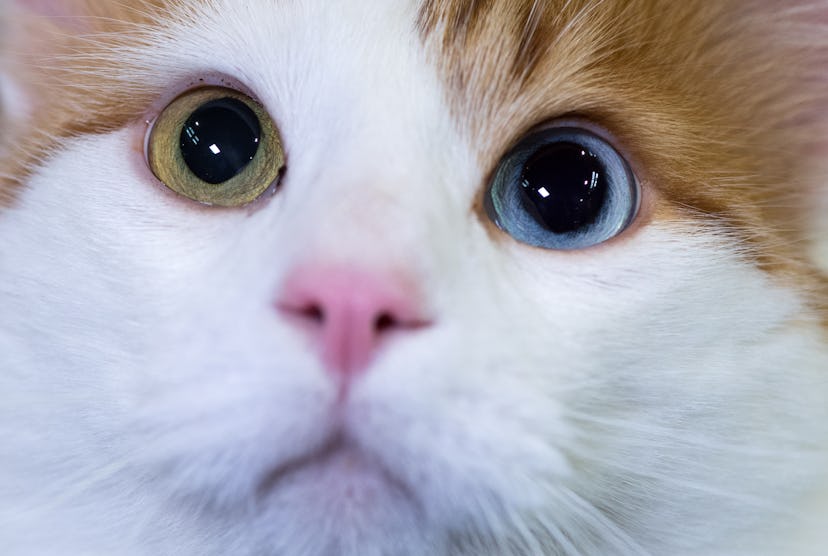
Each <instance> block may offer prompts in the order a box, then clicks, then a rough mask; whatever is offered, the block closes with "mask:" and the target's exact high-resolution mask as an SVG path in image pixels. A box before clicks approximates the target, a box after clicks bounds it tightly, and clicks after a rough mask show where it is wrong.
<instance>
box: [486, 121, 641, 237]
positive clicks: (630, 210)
mask: <svg viewBox="0 0 828 556" xmlns="http://www.w3.org/2000/svg"><path fill="white" fill-rule="evenodd" d="M638 197H639V195H638V185H637V182H636V180H635V176H634V175H633V173H632V171H631V170H630V168H629V166H628V165H627V162H626V161H625V160H624V159H623V158H622V157H621V155H620V154H618V152H616V150H615V149H614V148H612V146H610V144H609V143H607V142H606V141H604V140H603V139H601V138H600V137H598V136H597V135H594V134H593V133H590V132H589V131H586V130H584V129H580V128H577V127H558V128H551V129H546V130H543V131H540V132H537V133H533V134H531V135H529V136H528V137H526V138H525V139H523V140H522V141H521V142H520V143H519V144H518V145H517V146H516V147H515V148H514V149H512V150H511V151H510V152H509V153H508V154H507V155H506V156H505V157H504V158H503V159H502V160H501V161H500V165H499V166H498V168H497V171H496V172H495V175H494V181H493V182H492V185H491V188H490V190H489V198H488V199H487V208H488V210H489V215H490V217H491V218H492V219H493V220H494V222H495V223H496V224H497V225H498V227H500V228H501V229H502V230H504V231H505V232H506V233H508V234H509V235H511V236H512V237H514V238H515V239H516V240H518V241H521V242H523V243H526V244H529V245H533V246H535V247H543V248H546V249H582V248H585V247H589V246H591V245H596V244H598V243H602V242H604V241H607V240H608V239H611V238H612V237H615V236H616V235H618V234H620V233H621V232H622V231H624V229H625V228H626V227H627V226H628V225H629V224H630V222H632V220H633V219H634V218H635V214H636V212H637V210H638Z"/></svg>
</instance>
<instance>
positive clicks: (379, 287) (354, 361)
mask: <svg viewBox="0 0 828 556" xmlns="http://www.w3.org/2000/svg"><path fill="white" fill-rule="evenodd" d="M277 307H278V308H279V310H280V311H281V312H282V313H283V314H285V315H286V316H287V317H288V318H290V319H291V320H292V321H294V322H295V323H296V324H297V325H298V326H301V327H302V328H304V329H305V330H306V331H307V332H308V333H309V334H310V335H311V338H312V339H313V340H314V343H315V345H316V348H317V350H318V352H319V356H320V357H321V359H322V362H323V364H324V365H325V367H326V368H327V369H328V370H329V371H330V372H331V373H332V374H334V375H336V376H337V377H340V378H345V379H347V378H350V377H351V376H352V375H354V374H356V373H358V372H360V371H362V370H364V369H365V368H366V367H367V366H368V364H369V363H370V362H371V360H372V359H373V357H374V355H375V353H376V351H377V348H378V347H379V346H380V345H381V344H382V343H383V342H385V341H387V340H388V338H389V337H390V336H392V335H394V334H396V333H399V332H405V331H412V330H416V329H419V328H423V327H425V326H428V324H429V322H428V319H427V318H425V316H424V315H423V311H422V309H421V304H420V302H419V299H418V296H417V293H416V292H415V291H414V288H413V285H412V284H410V283H408V282H406V281H405V280H404V279H402V278H400V277H398V276H394V275H389V274H381V273H372V272H366V271H357V270H353V269H348V268H321V267H302V268H299V269H297V270H296V271H294V272H293V273H292V274H290V275H289V276H288V278H287V280H286V281H285V284H284V286H283V289H282V294H281V296H280V297H279V300H278V302H277Z"/></svg>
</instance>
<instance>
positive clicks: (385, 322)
mask: <svg viewBox="0 0 828 556" xmlns="http://www.w3.org/2000/svg"><path fill="white" fill-rule="evenodd" d="M396 326H397V319H396V318H394V316H393V315H391V313H389V312H387V311H386V312H383V313H380V314H379V315H377V318H376V319H374V330H375V331H376V332H377V333H378V334H382V333H383V332H387V331H388V330H390V329H391V328H395V327H396Z"/></svg>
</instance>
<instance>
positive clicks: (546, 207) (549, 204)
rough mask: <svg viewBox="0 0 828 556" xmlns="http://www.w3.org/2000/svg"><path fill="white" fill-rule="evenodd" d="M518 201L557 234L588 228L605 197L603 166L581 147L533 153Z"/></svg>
mask: <svg viewBox="0 0 828 556" xmlns="http://www.w3.org/2000/svg"><path fill="white" fill-rule="evenodd" d="M520 184H521V193H522V194H521V200H522V203H523V205H524V207H525V208H526V210H527V211H529V212H530V213H531V214H533V216H534V217H535V218H536V219H537V220H538V222H539V223H540V224H542V225H543V226H545V227H546V228H547V229H549V230H551V231H552V232H554V233H557V234H563V233H567V232H573V231H576V230H578V229H579V228H581V227H583V226H586V225H589V224H591V223H592V222H593V221H594V220H595V219H596V218H597V217H598V216H599V215H600V214H601V209H602V206H603V204H604V196H605V193H606V177H605V169H604V166H603V165H602V164H601V162H600V161H599V159H598V157H597V156H596V155H595V154H593V153H592V152H590V151H589V150H588V149H587V148H585V147H584V146H582V145H578V144H576V143H571V142H566V141H562V142H558V143H553V144H550V145H547V146H545V147H543V148H541V149H539V150H538V151H537V152H536V153H534V154H533V155H532V156H531V157H530V158H529V159H528V160H527V161H526V163H525V164H524V166H523V171H522V173H521V178H520Z"/></svg>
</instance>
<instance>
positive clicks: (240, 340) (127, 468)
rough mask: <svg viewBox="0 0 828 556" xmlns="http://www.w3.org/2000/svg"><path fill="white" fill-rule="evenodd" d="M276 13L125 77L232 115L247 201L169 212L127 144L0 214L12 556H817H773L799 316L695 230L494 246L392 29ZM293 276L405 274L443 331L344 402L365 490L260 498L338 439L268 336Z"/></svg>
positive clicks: (784, 539)
mask: <svg viewBox="0 0 828 556" xmlns="http://www.w3.org/2000/svg"><path fill="white" fill-rule="evenodd" d="M299 4H300V3H298V2H284V3H277V5H274V4H273V3H271V2H263V1H261V2H260V1H254V2H246V3H242V2H231V1H230V0H226V1H224V2H219V1H217V2H215V11H213V10H211V9H204V10H203V11H201V12H200V13H198V14H193V19H192V21H187V20H182V21H181V22H180V23H178V24H177V25H178V26H177V27H174V28H172V29H170V30H169V32H168V33H165V34H160V33H159V35H158V37H157V39H158V40H157V42H156V44H155V45H154V47H153V48H151V49H146V50H145V51H138V50H136V52H135V53H132V54H133V55H140V57H141V58H142V59H143V60H144V65H145V66H146V69H147V71H146V72H140V73H139V74H137V75H129V76H126V77H128V78H130V79H134V80H135V81H136V82H137V83H145V84H146V83H152V84H153V85H164V84H165V83H166V84H167V85H168V86H169V87H172V86H173V84H175V83H180V82H183V81H186V80H187V79H189V78H191V77H193V76H198V75H201V74H204V75H211V76H215V75H218V74H223V75H227V76H230V77H232V78H234V79H237V80H239V81H240V82H242V83H244V84H245V85H247V86H249V87H250V88H251V89H252V90H253V91H254V92H255V93H256V94H257V95H258V96H259V98H260V99H261V100H262V101H263V102H264V104H265V105H266V106H267V108H268V109H269V110H270V112H271V114H272V115H273V116H274V119H275V121H276V122H277V124H278V125H279V126H280V129H281V131H282V134H283V137H284V142H285V145H286V148H287V156H288V172H287V174H286V175H285V180H284V183H283V184H282V186H281V187H280V189H279V190H278V191H277V192H276V193H275V195H274V196H273V197H272V198H269V199H266V200H263V201H260V202H259V203H258V204H257V205H256V206H255V207H254V208H252V209H240V210H211V209H207V208H204V207H199V206H196V205H194V204H192V203H190V202H188V201H186V200H182V199H179V198H176V197H175V196H174V195H172V194H171V193H170V192H168V191H166V190H165V189H164V188H163V186H161V185H160V184H159V183H157V182H156V181H155V180H154V179H153V178H152V175H151V174H150V173H149V171H148V170H147V169H146V168H145V166H144V165H143V161H142V160H141V159H140V157H138V155H137V154H136V152H135V145H136V144H140V141H141V138H142V130H141V129H140V126H137V125H136V126H135V127H131V128H128V129H124V130H121V131H118V132H115V133H111V134H108V135H101V136H90V137H84V138H79V139H76V140H71V141H66V142H65V144H64V145H63V146H62V148H61V149H60V151H59V152H57V153H55V155H54V157H53V158H51V159H50V160H49V161H48V162H46V163H45V164H44V165H43V167H42V168H41V169H39V170H38V171H37V172H36V173H35V175H34V176H33V177H32V179H31V180H30V181H29V184H28V186H27V188H26V190H25V193H24V194H23V195H21V197H20V199H19V202H18V203H17V204H16V205H15V206H14V207H13V208H12V209H9V210H7V211H5V212H4V213H3V214H0V238H2V241H0V307H2V311H0V369H2V372H0V392H2V393H3V394H2V397H1V398H0V546H2V547H3V553H4V554H7V555H30V554H119V555H128V556H132V555H150V554H176V555H209V554H216V555H218V554H234V555H247V554H278V555H283V556H317V555H320V556H321V555H325V556H327V555H342V556H375V555H377V556H378V555H395V556H397V555H398V556H405V555H426V554H428V555H449V554H451V555H455V554H457V555H480V556H485V555H492V556H494V555H508V554H565V555H575V554H583V555H593V554H654V555H663V554H723V555H724V554H728V555H737V554H745V555H747V554H751V555H752V554H791V553H794V552H795V551H800V552H802V553H807V552H809V551H813V553H816V554H818V553H821V552H820V550H821V549H820V548H818V547H814V546H812V545H807V544H801V543H800V544H798V543H799V541H800V539H801V538H803V537H801V536H800V535H799V529H800V528H801V527H808V526H811V529H812V530H818V529H819V527H820V525H824V520H823V519H821V517H820V518H817V517H815V516H814V515H813V514H808V513H806V511H805V508H806V507H807V506H806V502H805V500H804V498H805V495H807V494H808V493H809V492H810V491H811V490H812V489H813V488H814V486H815V485H816V484H818V483H816V481H817V480H821V474H822V471H823V470H824V469H825V465H826V454H825V443H824V440H825V438H826V435H825V433H826V426H828V403H826V399H828V376H826V374H825V370H826V369H828V350H827V349H826V345H825V340H824V336H821V332H820V330H819V328H818V325H817V324H816V322H815V320H814V319H813V318H812V317H811V316H809V315H808V310H807V308H806V307H805V306H804V304H803V300H802V298H801V296H800V295H799V294H798V293H797V292H796V291H794V290H792V289H788V288H785V287H784V286H783V285H781V284H778V283H775V282H773V281H772V280H771V279H770V278H769V277H768V276H766V275H765V274H763V273H762V272H761V271H759V270H757V269H756V268H754V267H753V266H752V264H751V263H750V261H749V259H747V258H744V259H743V256H742V255H743V253H741V252H740V250H739V248H738V247H737V246H736V244H735V242H734V240H733V239H732V238H730V237H728V236H727V234H725V233H724V232H723V231H722V230H717V229H716V228H715V227H713V226H712V225H711V226H710V227H699V226H693V225H690V224H687V225H678V224H670V225H668V224H659V223H654V224H652V225H650V226H648V227H646V228H644V229H642V230H640V231H638V232H637V233H636V234H635V235H634V236H633V237H629V238H628V239H627V240H626V241H622V242H618V243H616V244H615V245H613V246H611V247H610V246H607V247H605V248H601V249H595V250H588V251H584V252H580V253H560V252H546V251H540V250H537V249H532V248H528V247H525V246H522V245H520V244H518V243H516V242H514V241H512V240H511V239H508V238H501V239H499V240H497V241H495V240H493V238H492V237H491V236H490V235H489V232H487V231H486V230H485V228H484V225H483V224H482V223H481V221H480V220H479V218H478V217H477V215H475V214H474V212H473V211H472V210H471V207H472V205H473V203H474V202H475V200H476V199H477V196H479V195H481V194H482V189H483V187H484V185H485V184H484V176H485V172H486V170H487V169H486V168H481V167H480V165H479V161H478V160H477V159H476V157H475V155H474V154H473V153H474V152H475V149H474V148H473V147H474V146H473V145H469V144H465V143H463V141H462V140H461V139H460V135H459V134H458V133H457V132H456V131H455V130H454V128H453V127H452V124H451V118H450V115H449V113H448V109H447V107H446V106H445V103H444V100H443V94H444V93H443V91H442V89H441V85H440V84H439V81H438V78H437V74H436V70H435V69H434V68H433V67H432V66H431V65H430V64H429V63H428V62H427V61H426V60H425V59H424V55H423V53H422V52H421V47H420V44H419V42H418V39H417V37H416V34H415V32H414V30H413V25H412V21H413V18H414V11H415V7H414V6H407V7H405V9H402V10H401V9H400V6H398V5H391V3H380V2H376V3H363V2H359V3H355V2H351V3H348V2H338V1H336V2H329V1H319V2H303V3H301V6H300V5H299ZM124 55H125V56H128V55H130V54H129V53H125V54H124ZM175 92H176V91H170V94H175ZM306 262H326V263H329V262H339V263H342V264H348V265H353V266H358V267H366V268H369V269H380V270H382V269H396V270H402V271H404V272H405V273H406V274H407V275H408V276H411V277H413V278H415V279H416V280H417V282H418V283H419V284H421V285H422V287H423V291H424V292H426V296H425V300H424V303H425V305H426V307H427V310H428V311H429V314H433V315H434V316H435V323H436V324H435V325H434V326H432V327H431V328H429V329H427V330H423V331H420V332H417V333H411V334H409V335H407V336H405V337H400V338H398V339H396V340H395V341H394V342H393V343H391V344H389V345H388V346H387V349H384V350H383V351H382V352H381V354H380V357H379V358H378V359H377V360H376V362H375V364H374V365H373V366H372V368H370V369H369V371H368V372H367V373H366V375H365V376H364V377H363V378H362V380H361V381H360V382H359V383H358V384H357V385H356V386H355V389H354V391H353V392H352V394H353V396H352V399H351V400H350V405H349V407H348V413H347V415H346V420H347V426H348V432H349V434H350V435H351V436H352V437H353V438H354V440H355V442H357V443H358V444H359V445H360V446H361V448H362V450H363V452H364V453H365V454H367V455H364V454H363V456H360V457H365V458H367V459H368V460H370V461H371V462H373V463H371V464H369V465H367V466H361V467H358V468H357V471H353V470H352V469H350V468H349V464H348V462H347V461H344V462H340V461H336V460H334V461H330V462H328V464H327V465H325V466H319V465H316V466H314V465H309V466H306V467H305V468H302V469H300V470H298V471H296V472H295V473H294V474H292V475H291V476H290V478H289V479H290V480H287V481H282V482H280V483H278V484H277V485H276V486H275V488H273V489H271V490H268V491H266V492H264V493H258V494H257V489H258V488H259V486H260V484H261V483H262V481H263V480H264V479H265V477H267V475H268V474H269V473H270V472H271V471H272V470H273V469H274V468H276V467H278V466H280V465H282V464H284V463H285V462H287V461H290V460H291V459H293V458H296V457H301V456H302V455H303V454H307V453H309V452H312V451H313V450H315V449H317V448H318V447H319V446H320V445H321V444H322V443H323V442H324V441H325V439H326V437H327V435H328V434H329V433H330V431H331V428H332V426H333V425H332V421H331V418H330V416H329V410H330V407H331V404H332V400H333V399H334V397H335V396H336V388H335V385H334V384H333V383H332V382H331V381H330V379H329V377H328V376H327V373H326V372H325V371H324V370H323V369H322V368H321V366H320V362H319V361H318V359H317V358H316V357H315V355H314V354H313V352H312V351H311V350H309V349H308V347H307V346H306V345H305V343H304V342H303V339H302V336H301V335H300V334H299V333H298V332H297V331H296V330H294V329H293V328H292V327H291V326H290V325H289V324H288V323H286V322H284V321H282V320H281V318H280V317H279V315H278V313H277V312H275V311H274V310H273V308H272V301H273V298H274V296H275V295H276V293H277V289H278V286H279V284H280V281H281V279H282V277H283V276H285V274H286V273H287V272H289V271H290V270H291V269H292V268H294V267H295V266H296V265H297V264H301V263H306ZM379 467H382V468H384V469H386V470H387V471H388V472H389V473H390V474H391V475H392V476H393V477H394V478H395V480H393V481H389V480H388V479H386V478H383V476H382V473H379V472H376V469H378V468H379ZM400 485H402V486H400ZM349 489H352V491H353V492H356V493H357V495H356V497H354V496H352V495H349V494H348V493H347V491H348V490H349Z"/></svg>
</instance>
